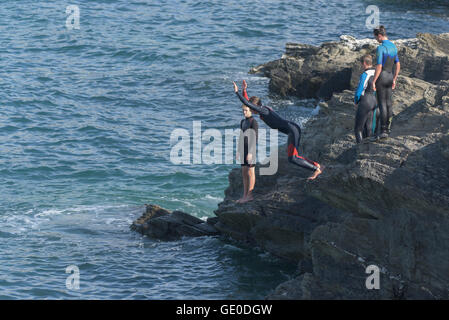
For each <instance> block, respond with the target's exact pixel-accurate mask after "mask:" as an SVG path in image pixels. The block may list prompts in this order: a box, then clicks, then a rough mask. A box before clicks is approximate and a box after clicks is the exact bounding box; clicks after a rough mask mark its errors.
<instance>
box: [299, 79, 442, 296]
mask: <svg viewBox="0 0 449 320" xmlns="http://www.w3.org/2000/svg"><path fill="white" fill-rule="evenodd" d="M350 97H351V95H350V94H348V93H347V92H344V93H343V94H340V95H334V98H333V99H332V100H331V101H330V103H329V110H331V112H330V114H328V115H327V119H326V120H325V121H331V122H332V121H333V122H334V123H336V124H337V125H338V124H341V125H344V124H343V123H341V122H339V120H338V118H339V117H341V114H340V113H341V112H342V111H343V110H342V108H345V107H348V106H349V105H350V100H349V99H350ZM340 101H347V105H346V106H345V103H342V102H340ZM394 101H395V104H394V106H395V117H394V120H393V121H394V125H393V129H392V130H393V131H392V135H391V137H390V139H388V140H387V141H385V142H381V143H372V144H367V145H357V146H356V145H354V144H353V135H352V134H350V133H349V132H348V134H343V135H340V136H339V137H338V136H337V137H335V136H332V133H334V132H335V131H334V130H326V129H327V128H328V127H326V126H324V128H325V129H324V130H323V123H322V121H320V119H319V118H317V119H315V120H313V121H312V122H311V123H310V126H309V127H308V130H307V134H305V137H304V138H305V141H307V140H308V139H309V140H312V139H319V141H318V144H315V146H311V145H310V144H308V145H307V147H306V148H305V149H306V152H308V151H309V152H310V153H311V154H320V155H321V159H323V160H322V161H324V162H327V163H331V165H330V166H329V167H328V170H327V172H326V174H323V175H322V176H321V179H320V180H319V181H316V182H313V183H312V184H310V185H309V186H308V187H307V193H308V194H310V195H313V196H314V197H317V198H318V199H320V200H322V201H324V202H326V203H328V204H329V205H331V206H334V207H337V208H339V209H341V210H344V211H346V212H350V213H351V217H350V218H347V219H345V220H344V222H342V223H337V224H335V223H327V224H324V225H321V226H319V227H317V228H316V229H315V230H314V231H313V233H312V235H311V238H310V242H311V244H310V246H311V251H312V253H311V254H312V261H313V272H312V276H309V278H308V279H309V280H310V279H312V280H313V281H308V284H309V285H310V287H308V288H307V289H306V291H308V294H311V295H312V297H315V298H318V297H320V295H321V294H322V291H323V290H325V289H327V288H332V287H335V286H336V285H338V284H340V285H341V284H342V283H341V282H339V279H340V278H339V277H335V275H336V274H339V275H341V276H343V277H345V278H346V277H347V279H353V281H351V280H349V281H346V282H347V284H348V285H349V288H350V290H348V289H347V287H346V286H344V285H341V287H340V288H339V289H337V290H334V293H335V296H336V297H344V298H360V297H362V298H370V297H375V298H394V297H399V296H402V297H404V298H448V292H449V291H448V289H449V273H448V272H447V270H448V268H449V261H448V259H447V258H448V257H449V242H448V240H449V235H448V232H449V161H448V160H449V157H448V152H449V82H448V81H445V82H444V81H443V82H441V83H440V84H439V85H432V84H429V83H425V82H424V81H420V80H417V79H411V78H406V77H400V78H399V82H398V88H397V91H396V93H395V100H394ZM343 112H344V111H343ZM318 126H319V127H318ZM315 131H319V132H320V133H319V135H318V136H316V135H314V132H315ZM323 131H324V132H323ZM331 137H332V138H331ZM315 142H317V141H316V140H315ZM317 145H318V146H321V147H317ZM324 159H325V160H324ZM369 264H374V265H377V266H379V267H381V268H382V270H384V273H383V274H382V275H381V278H382V280H383V281H382V283H381V287H383V288H384V289H383V290H376V291H375V292H368V291H367V290H366V288H365V287H364V281H363V279H364V278H365V277H366V275H364V274H363V272H364V268H365V267H366V266H368V265H369ZM314 281H315V282H316V283H315V284H314ZM352 282H354V285H353V284H352ZM355 283H358V284H359V287H357V286H356V285H355ZM327 290H328V291H330V289H327ZM373 295H374V296H373Z"/></svg>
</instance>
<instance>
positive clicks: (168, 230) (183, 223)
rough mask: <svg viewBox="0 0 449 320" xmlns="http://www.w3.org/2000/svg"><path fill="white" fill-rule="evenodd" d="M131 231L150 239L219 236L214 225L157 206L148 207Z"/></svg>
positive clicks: (183, 213) (180, 212)
mask: <svg viewBox="0 0 449 320" xmlns="http://www.w3.org/2000/svg"><path fill="white" fill-rule="evenodd" d="M130 228H131V230H134V231H137V232H139V233H141V234H143V235H146V236H148V237H150V238H154V239H160V240H177V239H180V238H181V237H184V236H186V237H200V236H210V235H217V234H218V231H217V229H215V228H214V226H213V225H212V224H209V223H207V222H205V221H203V220H201V219H198V218H196V217H194V216H192V215H189V214H187V213H185V212H182V211H173V212H170V211H168V210H165V209H163V208H161V207H159V206H157V205H152V204H150V205H146V210H145V213H144V214H143V215H142V216H141V217H140V218H139V219H137V220H136V221H134V222H133V224H132V225H131V227H130Z"/></svg>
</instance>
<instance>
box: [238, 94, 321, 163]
mask: <svg viewBox="0 0 449 320" xmlns="http://www.w3.org/2000/svg"><path fill="white" fill-rule="evenodd" d="M236 94H237V96H238V97H239V99H240V101H242V103H243V104H245V105H246V106H247V107H248V108H250V109H251V110H253V111H256V112H258V113H259V115H260V119H262V121H263V122H265V123H266V124H267V126H269V127H270V128H272V129H277V130H278V131H280V132H282V133H285V134H287V135H288V149H287V153H288V161H289V162H291V163H294V164H296V165H298V166H300V167H303V168H306V169H309V170H312V171H315V170H317V169H318V166H319V164H318V163H317V162H314V161H311V160H309V159H306V158H304V157H301V156H300V155H299V154H298V149H299V142H300V140H301V128H300V127H299V126H298V125H297V124H296V123H294V122H293V121H288V120H285V119H283V118H282V117H281V116H280V115H278V114H277V113H276V112H275V111H273V109H271V108H270V107H267V106H257V105H255V104H253V103H251V102H250V101H248V100H247V99H246V98H245V97H244V96H242V94H241V93H240V92H236ZM244 95H245V96H246V97H247V95H246V93H244Z"/></svg>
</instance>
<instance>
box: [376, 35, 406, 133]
mask: <svg viewBox="0 0 449 320" xmlns="http://www.w3.org/2000/svg"><path fill="white" fill-rule="evenodd" d="M374 35H375V36H376V39H377V40H378V41H379V42H380V43H381V44H380V45H379V46H378V47H377V51H376V55H377V65H378V66H381V71H380V73H379V71H376V75H375V77H374V81H375V90H377V101H378V105H379V109H380V123H381V126H380V127H381V128H380V131H381V137H382V138H385V137H387V136H388V134H389V133H390V129H391V120H392V118H393V103H392V100H391V97H392V93H393V89H394V87H395V85H396V78H397V76H398V73H399V70H400V64H399V57H398V49H397V48H396V46H395V45H394V44H393V42H391V41H390V40H388V38H387V36H386V35H387V34H386V31H385V28H384V27H383V26H380V27H379V28H378V29H375V30H374ZM394 66H396V72H395V74H394V75H393V67H394ZM378 73H379V74H378ZM377 74H378V75H377ZM376 76H378V77H377V78H376Z"/></svg>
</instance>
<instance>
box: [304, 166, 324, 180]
mask: <svg viewBox="0 0 449 320" xmlns="http://www.w3.org/2000/svg"><path fill="white" fill-rule="evenodd" d="M321 173H323V171H322V170H321V166H320V167H318V169H316V170H315V172H314V173H313V174H312V175H311V176H310V177H308V178H307V180H315V179H316V177H318V176H319V175H320V174H321Z"/></svg>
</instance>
